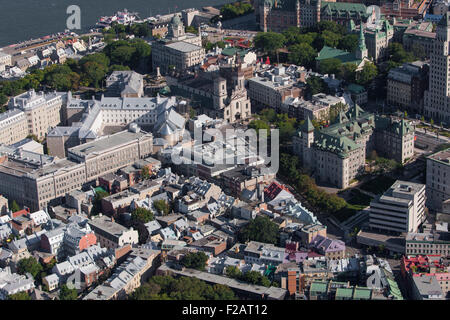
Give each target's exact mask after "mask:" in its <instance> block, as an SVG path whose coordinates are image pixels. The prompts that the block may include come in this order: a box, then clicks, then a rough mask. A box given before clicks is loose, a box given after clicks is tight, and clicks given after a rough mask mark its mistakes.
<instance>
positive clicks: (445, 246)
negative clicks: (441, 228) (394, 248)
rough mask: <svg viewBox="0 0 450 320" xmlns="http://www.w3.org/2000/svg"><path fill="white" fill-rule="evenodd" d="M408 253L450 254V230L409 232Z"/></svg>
mask: <svg viewBox="0 0 450 320" xmlns="http://www.w3.org/2000/svg"><path fill="white" fill-rule="evenodd" d="M405 240H406V244H405V245H406V255H407V256H414V255H430V254H431V255H441V256H443V257H448V256H450V236H449V233H448V232H438V231H434V232H432V233H408V235H407V236H406V239H405Z"/></svg>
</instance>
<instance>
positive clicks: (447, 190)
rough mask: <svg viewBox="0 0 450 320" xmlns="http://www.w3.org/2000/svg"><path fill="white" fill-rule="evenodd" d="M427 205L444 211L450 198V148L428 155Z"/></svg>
mask: <svg viewBox="0 0 450 320" xmlns="http://www.w3.org/2000/svg"><path fill="white" fill-rule="evenodd" d="M426 173H427V207H428V208H430V209H433V210H437V211H442V210H443V203H444V202H445V201H447V200H448V199H450V183H449V181H450V148H448V149H446V150H442V151H439V152H437V153H435V154H432V155H430V156H429V157H427V170H426Z"/></svg>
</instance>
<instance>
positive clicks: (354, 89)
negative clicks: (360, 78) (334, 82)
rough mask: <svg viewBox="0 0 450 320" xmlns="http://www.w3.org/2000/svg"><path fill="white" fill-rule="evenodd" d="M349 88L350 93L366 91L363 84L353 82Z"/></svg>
mask: <svg viewBox="0 0 450 320" xmlns="http://www.w3.org/2000/svg"><path fill="white" fill-rule="evenodd" d="M347 90H348V91H350V93H356V94H358V93H363V92H365V91H366V89H365V88H364V87H363V86H360V85H359V84H355V83H351V84H349V85H348V87H347Z"/></svg>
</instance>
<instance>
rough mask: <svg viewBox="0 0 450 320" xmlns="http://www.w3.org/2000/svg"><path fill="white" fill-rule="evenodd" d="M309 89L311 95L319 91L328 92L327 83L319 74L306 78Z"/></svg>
mask: <svg viewBox="0 0 450 320" xmlns="http://www.w3.org/2000/svg"><path fill="white" fill-rule="evenodd" d="M306 85H307V91H308V93H309V95H310V96H311V95H315V94H317V93H321V92H326V90H327V89H326V88H327V87H326V84H325V81H323V79H322V78H320V77H317V76H311V77H309V78H308V80H306Z"/></svg>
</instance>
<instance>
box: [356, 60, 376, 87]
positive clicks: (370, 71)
mask: <svg viewBox="0 0 450 320" xmlns="http://www.w3.org/2000/svg"><path fill="white" fill-rule="evenodd" d="M377 74H378V70H377V67H376V66H375V65H374V64H373V63H372V62H367V63H366V64H365V65H364V67H363V69H362V70H361V71H360V72H358V73H357V75H356V80H357V82H358V83H359V84H361V85H367V84H369V83H370V82H372V80H373V79H375V77H376V76H377Z"/></svg>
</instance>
